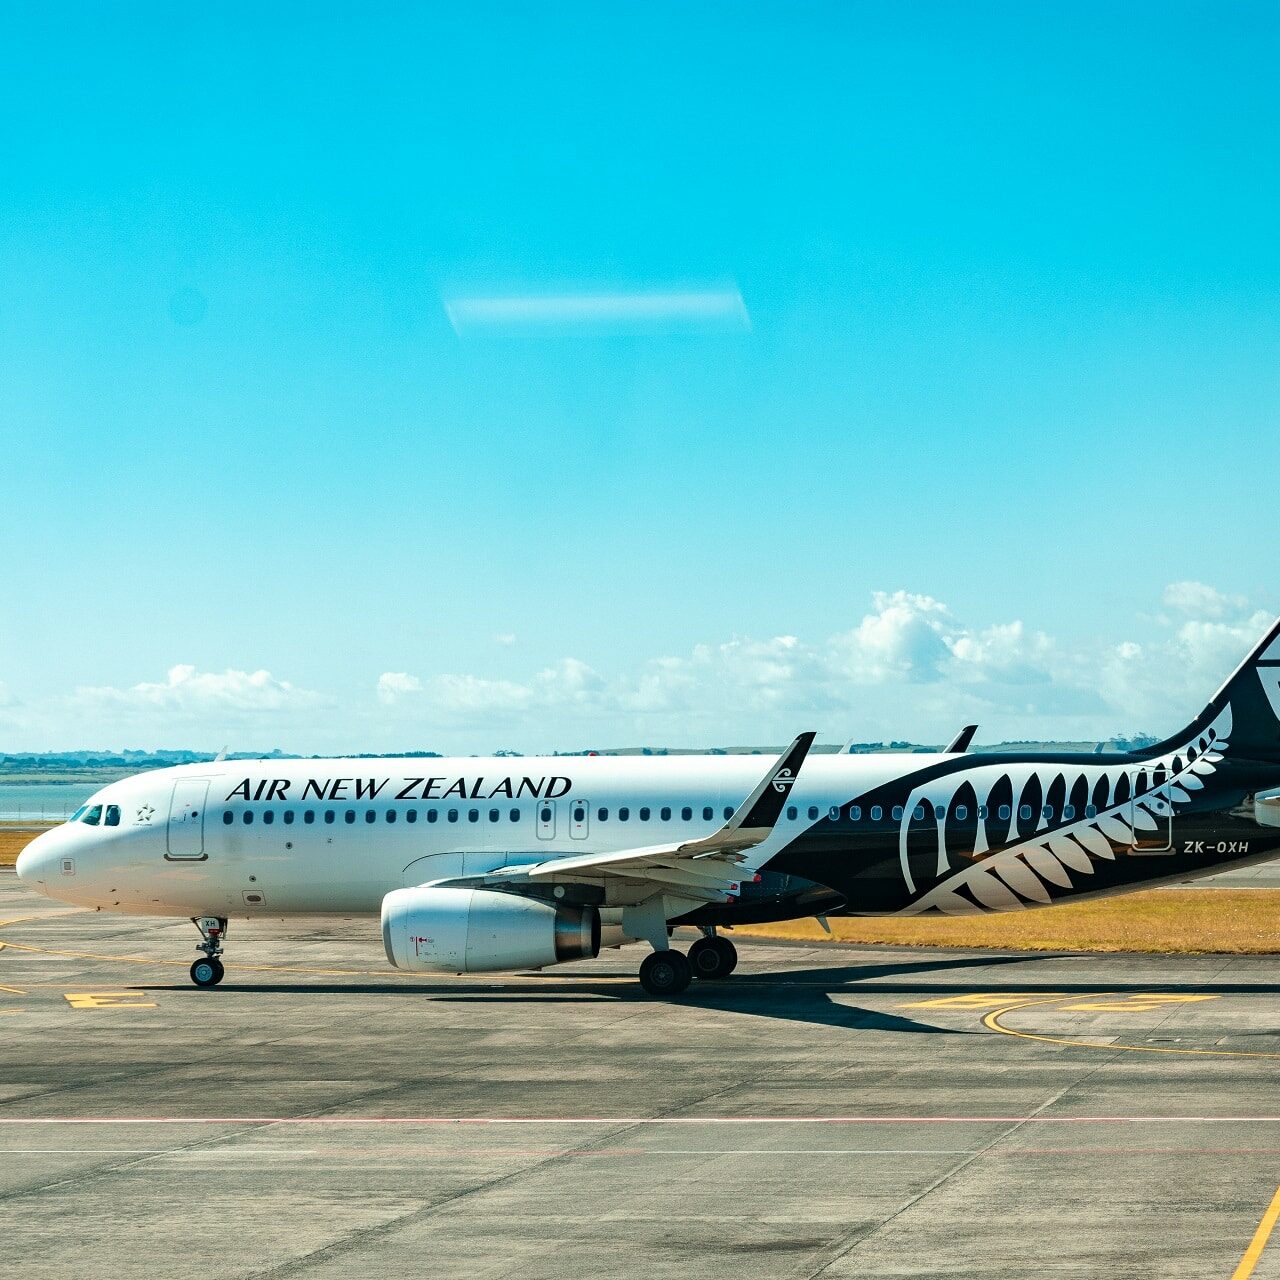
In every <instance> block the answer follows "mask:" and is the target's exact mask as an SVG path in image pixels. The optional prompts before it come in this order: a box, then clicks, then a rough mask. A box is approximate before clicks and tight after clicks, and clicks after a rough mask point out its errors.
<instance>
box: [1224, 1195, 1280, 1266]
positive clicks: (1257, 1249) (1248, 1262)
mask: <svg viewBox="0 0 1280 1280" xmlns="http://www.w3.org/2000/svg"><path fill="white" fill-rule="evenodd" d="M1277 1218H1280V1187H1277V1188H1276V1193H1275V1195H1273V1196H1272V1197H1271V1203H1270V1204H1269V1205H1267V1211H1266V1213H1264V1214H1263V1215H1262V1221H1261V1222H1260V1223H1258V1229H1257V1230H1256V1231H1255V1232H1254V1233H1253V1239H1252V1240H1250V1241H1249V1247H1248V1248H1247V1249H1246V1250H1245V1251H1244V1257H1243V1258H1241V1259H1240V1265H1239V1266H1238V1267H1236V1269H1235V1270H1234V1271H1233V1272H1232V1273H1231V1280H1249V1277H1250V1276H1251V1275H1253V1269H1254V1267H1256V1266H1257V1265H1258V1259H1259V1258H1260V1257H1262V1251H1263V1249H1265V1248H1266V1246H1267V1241H1268V1240H1269V1239H1270V1238H1271V1232H1272V1230H1273V1229H1274V1227H1275V1225H1276V1219H1277Z"/></svg>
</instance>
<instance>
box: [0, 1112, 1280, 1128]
mask: <svg viewBox="0 0 1280 1280" xmlns="http://www.w3.org/2000/svg"><path fill="white" fill-rule="evenodd" d="M122 1124H273V1125H314V1126H324V1125H332V1126H340V1125H352V1126H356V1125H392V1126H394V1125H405V1126H412V1125H422V1126H427V1125H491V1126H503V1125H642V1124H643V1125H685V1126H688V1125H713V1124H715V1125H753V1124H756V1125H786V1124H808V1125H815V1124H816V1125H859V1124H1280V1115H1261V1116H0V1125H122Z"/></svg>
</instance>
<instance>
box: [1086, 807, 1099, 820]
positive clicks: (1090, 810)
mask: <svg viewBox="0 0 1280 1280" xmlns="http://www.w3.org/2000/svg"><path fill="white" fill-rule="evenodd" d="M1084 816H1085V817H1086V818H1096V817H1097V816H1098V806H1097V805H1096V804H1087V805H1085V807H1084Z"/></svg>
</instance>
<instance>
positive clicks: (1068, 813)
mask: <svg viewBox="0 0 1280 1280" xmlns="http://www.w3.org/2000/svg"><path fill="white" fill-rule="evenodd" d="M1075 816H1076V807H1075V805H1073V804H1064V805H1063V806H1062V820H1063V822H1070V821H1071V819H1072V818H1074V817H1075Z"/></svg>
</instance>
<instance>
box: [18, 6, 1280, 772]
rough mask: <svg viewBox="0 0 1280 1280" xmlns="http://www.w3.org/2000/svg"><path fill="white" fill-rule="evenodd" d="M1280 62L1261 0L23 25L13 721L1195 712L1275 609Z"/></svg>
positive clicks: (565, 736) (406, 721)
mask: <svg viewBox="0 0 1280 1280" xmlns="http://www.w3.org/2000/svg"><path fill="white" fill-rule="evenodd" d="M1277 55H1280V11H1277V10H1276V9H1275V7H1274V6H1270V5H1256V6H1255V5H1246V4H1238V5H1220V4H1214V5H1209V4H1203V5H1186V4H1154V5H1142V4H1130V5H1125V6H1114V5H1102V4H1097V5H1094V4H1070V5H1066V4H1063V5H1026V4H1009V5H989V4H937V5H931V4H924V3H916V4H910V3H907V4H904V3H900V2H895V3H885V4H855V3H845V4H809V5H804V4H794V3H788V4H785V5H781V4H780V5H765V4H754V5H737V4H735V5H712V4H694V5H688V4H679V5H675V4H670V5H663V4H645V5H627V6H601V5H579V6H575V5H562V6H556V7H554V8H549V7H547V6H533V5H528V6H503V5H484V4H480V5H468V6H449V7H448V8H446V7H444V6H432V5H424V6H417V7H416V8H413V9H410V8H408V7H405V6H364V7H362V9H361V11H360V12H359V14H356V13H355V12H354V11H353V10H351V9H350V8H349V7H348V6H328V7H326V6H317V5H307V6H286V5H279V6H270V7H268V8H267V9H265V10H264V9H263V8H262V7H260V6H247V5H245V6H234V5H233V6H225V7H219V8H217V9H211V8H209V7H195V6H191V7H185V8H184V7H182V6H162V5H153V6H148V5H143V4H129V5H123V4H82V5H62V6H51V7H46V8H28V9H27V10H26V11H20V10H18V9H14V8H11V9H10V10H8V11H7V12H6V13H5V14H4V15H3V17H0V119H3V120H4V121H5V122H6V123H5V125H4V127H3V130H2V131H0V445H2V452H0V481H2V484H3V489H2V493H3V502H2V503H0V535H2V536H3V547H4V565H5V569H4V576H3V583H4V587H3V592H2V593H0V750H4V749H14V750H16V749H36V748H43V747H64V746H65V747H72V746H88V745H100V746H106V745H115V746H125V745H130V746H139V745H140V746H146V745H154V744H156V743H168V744H171V745H203V746H214V747H216V746H220V745H222V742H223V741H225V740H228V739H231V740H232V741H233V745H237V746H244V747H251V746H252V747H256V746H264V747H267V746H275V745H281V746H285V747H290V748H293V749H300V750H336V749H340V748H343V747H349V748H352V749H360V748H366V749H384V748H389V747H396V746H405V747H413V746H423V747H435V748H437V749H451V750H465V751H471V750H485V749H489V748H492V747H498V746H515V747H519V748H521V749H526V750H529V749H535V748H556V747H563V748H569V747H574V746H578V745H587V744H591V745H606V744H609V743H613V742H624V741H636V740H638V739H639V738H641V737H648V738H651V739H653V740H661V741H668V742H676V743H688V744H697V743H699V742H714V741H726V740H730V741H744V740H745V741H753V740H756V741H768V740H776V739H777V738H778V737H780V736H783V735H785V734H786V733H789V732H790V731H791V730H792V728H793V726H794V727H796V728H803V727H806V725H807V724H808V723H809V722H810V721H812V722H813V724H814V727H817V728H819V729H821V730H822V731H823V732H824V734H825V735H826V736H828V737H832V738H842V737H866V738H874V737H878V736H914V737H918V738H920V737H925V738H930V737H931V738H934V739H935V740H936V738H938V737H944V736H947V735H948V734H949V732H950V730H951V727H952V726H951V724H950V723H945V724H939V725H938V726H937V727H936V728H935V729H933V732H932V733H930V729H931V728H932V727H933V726H934V725H935V723H936V722H937V721H940V720H946V718H947V717H948V716H953V715H955V714H964V713H969V712H972V713H973V714H975V715H977V716H978V717H979V718H980V719H981V720H982V722H983V724H984V736H987V737H991V736H996V737H1002V736H1006V735H1010V736H1012V735H1015V734H1017V735H1020V734H1034V735H1035V736H1071V735H1074V734H1077V733H1078V734H1082V735H1088V734H1105V733H1109V732H1113V731H1124V730H1131V729H1136V728H1144V727H1145V728H1152V729H1157V730H1158V729H1161V728H1166V727H1170V726H1171V725H1172V724H1174V723H1176V722H1177V721H1178V720H1179V718H1180V717H1181V716H1182V713H1183V711H1185V710H1187V707H1186V705H1185V699H1186V698H1192V699H1198V698H1201V697H1203V696H1205V695H1207V694H1208V693H1209V692H1211V691H1212V688H1213V685H1214V683H1215V682H1216V678H1217V676H1218V675H1219V674H1222V673H1221V672H1219V671H1218V670H1217V665H1218V664H1219V663H1220V662H1225V663H1226V664H1227V666H1230V664H1231V663H1232V662H1233V661H1234V660H1235V658H1236V657H1238V656H1239V653H1238V652H1237V650H1238V649H1239V648H1240V646H1241V645H1242V644H1243V643H1244V640H1243V637H1244V636H1245V634H1246V633H1247V632H1248V631H1249V630H1250V628H1251V627H1252V626H1253V625H1254V624H1255V622H1256V620H1257V618H1258V617H1259V616H1262V615H1266V614H1271V613H1274V612H1275V611H1276V610H1277V609H1278V608H1280V567H1278V566H1277V564H1276V549H1277V545H1278V544H1280V538H1278V537H1277V535H1278V534H1280V518H1278V516H1277V511H1276V504H1275V499H1274V494H1275V482H1274V477H1275V475H1276V474H1278V473H1280V443H1278V442H1277V433H1276V431H1275V424H1276V418H1277V408H1278V406H1280V372H1278V370H1280V361H1278V359H1277V357H1278V356H1280V307H1278V303H1280V238H1278V237H1277V236H1276V234H1275V228H1276V226H1277V225H1280V207H1278V205H1280V200H1278V199H1277V196H1278V194H1280V176H1278V168H1277V163H1276V154H1277V153H1276V138H1277V137H1278V136H1280V118H1278V117H1280V103H1278V102H1277V98H1276V94H1275V92H1274V67H1275V65H1276V61H1277ZM548 298H555V299H560V300H561V301H562V302H564V301H565V300H568V301H567V304H566V305H561V306H559V308H558V310H557V307H555V306H549V304H548V302H547V299H548ZM725 298H729V299H730V300H731V305H722V303H721V302H718V301H716V300H717V299H719V300H723V299H725ZM494 299H498V300H501V301H502V306H501V307H499V308H498V310H497V313H496V314H497V319H494V315H495V312H494V310H493V308H492V307H490V309H489V311H488V312H487V313H486V312H485V311H484V308H483V307H481V308H480V309H479V311H477V302H478V301H484V300H488V301H490V302H492V300H494ZM646 299H648V300H649V302H645V300H646ZM654 299H659V300H661V299H666V301H665V302H662V301H656V302H655V301H654ZM672 299H674V301H672ZM680 299H685V301H683V302H681V301H680ZM699 299H701V300H702V302H699V301H698V300H699ZM707 299H711V300H712V301H711V303H710V304H708V303H707V301H706V300H707ZM574 300H577V304H576V305H575V304H574ZM583 300H586V301H585V302H584V301H583ZM637 300H639V301H638V302H637ZM690 300H692V301H690ZM468 307H470V311H468V310H467V308H468ZM459 308H461V311H459ZM459 314H462V315H464V316H466V315H470V316H471V317H473V318H474V317H475V316H476V315H477V314H479V315H481V316H482V317H484V316H487V317H488V318H482V319H481V320H480V321H479V322H466V321H464V322H462V323H459V322H458V316H459ZM1187 584H1198V585H1199V586H1200V587H1201V588H1203V591H1201V592H1200V594H1197V592H1196V591H1195V590H1190V589H1188V587H1187ZM1171 588H1172V594H1170V589H1171ZM1204 591H1208V592H1209V594H1207V595H1206V594H1204V593H1203V592H1204ZM877 593H880V594H879V595H877ZM897 593H903V594H901V595H899V594H897ZM895 600H897V601H898V602H899V603H898V604H895V603H894V601H895ZM1170 600H1172V601H1174V603H1173V604H1171V603H1170ZM925 601H927V602H929V603H922V602H925ZM904 602H905V603H904ZM940 610H941V612H940ZM885 619H888V621H885ZM895 619H896V622H895ZM1188 626H1191V627H1193V628H1199V629H1200V630H1198V631H1196V632H1195V633H1194V634H1191V633H1188V632H1187V631H1186V628H1187V627H1188ZM864 627H866V628H868V629H867V630H865V631H863V630H860V629H862V628H864ZM895 627H897V628H898V629H897V630H895V629H894V628H895ZM1002 628H1003V629H1004V630H1001V629H1002ZM1009 628H1018V631H1017V635H1018V636H1019V637H1021V638H1020V639H1018V640H1017V641H1016V642H1015V641H1013V640H1011V639H1010V638H1009V637H1010V635H1011V634H1012V633H1011V632H1010V631H1009V630H1008V629H1009ZM1206 628H1208V630H1206ZM1213 628H1217V629H1218V630H1217V631H1214V630H1213ZM886 629H887V631H886ZM889 632H891V633H892V635H891V637H890V639H887V640H886V639H885V635H886V634H888V633H889ZM882 633H884V634H882ZM877 636H879V637H880V638H879V639H878V640H877V639H875V637H877ZM929 636H932V637H934V639H933V640H930V639H929ZM993 636H999V637H1003V638H1002V639H1000V640H999V641H998V642H997V641H996V640H994V639H992V638H991V637H993ZM859 637H861V639H859ZM912 637H914V640H913V639H912ZM983 637H987V639H986V640H984V639H983ZM873 641H874V643H873ZM881 641H883V643H881ZM917 641H919V645H917V643H916V642H917ZM780 642H789V643H782V644H781V647H779V643H780ZM877 644H879V645H880V647H879V648H877V647H876V645H877ZM939 644H940V645H941V646H942V648H941V649H939V648H938V645H939ZM868 645H870V648H868ZM886 645H887V646H888V648H887V649H886ZM921 645H922V646H923V647H920V646H921ZM984 645H985V652H986V653H987V657H986V658H985V659H983V660H982V662H980V663H978V666H976V667H975V666H973V665H972V664H973V663H975V662H977V661H978V660H977V659H976V658H975V657H974V656H973V655H974V654H975V653H978V652H980V651H984V650H983V646H984ZM895 646H896V647H895ZM1126 646H1136V647H1139V648H1141V650H1142V652H1143V655H1144V657H1145V658H1146V659H1148V661H1147V662H1146V663H1145V664H1138V663H1137V662H1136V659H1135V661H1132V662H1131V661H1130V659H1125V658H1117V657H1116V655H1117V654H1121V653H1122V652H1123V653H1125V654H1130V656H1131V658H1132V657H1134V655H1133V654H1132V651H1131V649H1129V648H1126ZM890 650H891V651H892V653H893V655H894V657H893V659H892V661H885V660H882V659H883V656H884V652H887V651H890ZM966 652H968V653H969V654H970V656H969V657H968V658H966V657H964V656H963V655H964V653H966ZM851 653H852V654H854V655H855V656H853V657H850V654H851ZM700 655H701V656H700ZM744 655H747V656H746V657H744ZM832 655H837V656H834V657H833V656H832ZM868 655H870V656H868ZM744 662H745V663H746V664H747V665H746V667H745V668H743V665H742V664H743V663H744ZM1117 662H1119V664H1120V666H1121V667H1125V666H1126V665H1127V666H1133V667H1135V668H1136V666H1138V665H1142V666H1143V669H1144V670H1145V671H1146V672H1147V674H1146V675H1145V676H1143V677H1141V678H1139V677H1138V676H1137V675H1132V676H1131V677H1129V678H1127V679H1120V678H1119V677H1118V676H1116V677H1115V678H1114V679H1113V677H1112V676H1108V675H1107V674H1106V673H1107V672H1108V671H1109V670H1110V669H1111V666H1114V665H1115V664H1116V663H1117ZM965 663H969V664H970V665H969V666H965ZM1109 664H1110V665H1109ZM174 669H178V670H179V672H180V673H181V672H187V673H188V674H185V675H184V674H179V676H177V677H176V678H175V677H174V676H173V675H172V674H171V672H172V671H173V670H174ZM388 676H389V677H391V679H390V680H387V679H384V677H388ZM241 677H243V678H241ZM1157 677H1158V678H1157ZM255 681H256V683H255ZM957 686H959V692H957V690H956V687H957ZM800 720H803V721H805V723H804V724H800V723H798V721H800Z"/></svg>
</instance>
